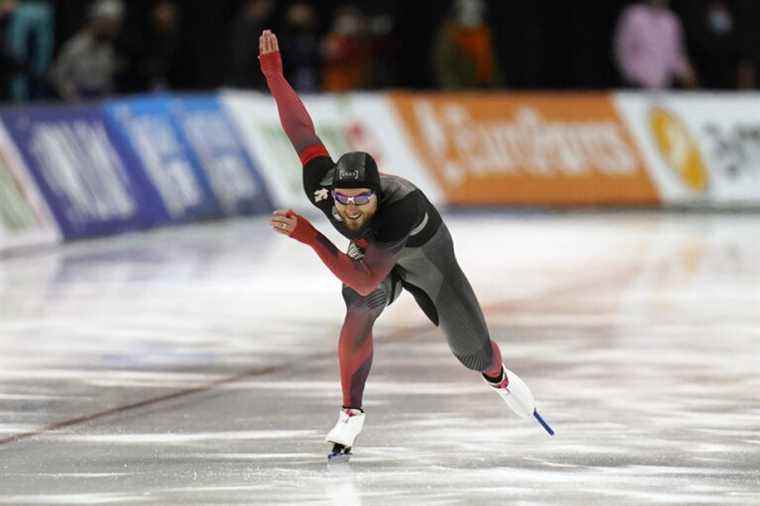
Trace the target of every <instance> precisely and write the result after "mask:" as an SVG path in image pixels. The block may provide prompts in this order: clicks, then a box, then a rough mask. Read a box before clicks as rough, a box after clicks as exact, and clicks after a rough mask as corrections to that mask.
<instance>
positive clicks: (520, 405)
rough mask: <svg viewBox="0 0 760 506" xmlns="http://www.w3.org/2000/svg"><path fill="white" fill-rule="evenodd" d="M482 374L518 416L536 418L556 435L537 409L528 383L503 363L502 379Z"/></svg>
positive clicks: (550, 432) (548, 430)
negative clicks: (494, 378) (491, 378)
mask: <svg viewBox="0 0 760 506" xmlns="http://www.w3.org/2000/svg"><path fill="white" fill-rule="evenodd" d="M481 376H482V377H483V381H485V382H486V383H487V384H488V385H489V386H490V387H491V388H492V389H494V391H496V393H497V394H499V397H501V398H502V399H504V402H506V403H507V406H509V407H510V408H512V411H514V412H515V413H516V414H517V416H519V417H520V418H531V417H533V418H535V419H536V421H537V422H538V423H540V424H541V426H542V427H543V428H544V430H546V432H548V433H549V435H550V436H553V435H554V431H553V430H552V428H551V427H549V425H548V424H547V423H546V422H545V421H544V419H543V418H542V417H541V415H540V414H539V413H538V411H537V410H536V401H535V399H534V398H533V393H532V392H531V391H530V388H528V385H526V384H525V382H524V381H523V380H522V379H520V377H519V376H518V375H517V374H515V373H513V372H512V371H510V370H509V369H507V368H506V367H504V365H503V364H502V366H501V379H500V380H499V381H498V382H494V381H491V380H489V379H488V378H486V377H485V376H483V375H481Z"/></svg>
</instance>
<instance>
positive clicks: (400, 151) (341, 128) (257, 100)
mask: <svg viewBox="0 0 760 506" xmlns="http://www.w3.org/2000/svg"><path fill="white" fill-rule="evenodd" d="M222 100H223V103H224V105H225V106H226V107H227V109H228V111H229V114H230V115H231V116H232V117H233V118H234V119H235V121H236V123H237V124H238V126H239V128H240V130H241V132H242V134H243V136H244V142H245V144H246V146H247V148H248V150H249V153H251V154H255V158H256V159H257V161H258V162H259V163H260V164H261V167H262V170H263V173H264V174H265V177H266V179H267V184H268V185H269V189H270V192H271V194H272V195H273V196H274V199H275V201H276V203H277V205H278V206H283V207H293V208H296V209H298V208H304V207H309V201H308V200H307V199H306V197H305V195H304V193H303V188H302V179H301V164H300V162H299V160H298V156H297V155H296V153H295V151H294V149H293V146H292V145H291V144H290V141H289V140H288V138H287V137H286V136H285V133H284V132H283V131H282V127H281V126H280V118H279V116H278V113H277V108H276V105H275V102H274V100H273V99H272V97H271V96H269V95H268V94H261V93H249V92H238V91H227V92H224V93H223V95H222ZM303 100H304V104H305V105H306V108H307V109H308V111H309V114H310V115H311V117H312V120H313V121H314V125H315V127H316V130H317V135H319V137H320V139H322V142H323V143H324V144H325V146H326V147H327V150H328V151H329V152H330V155H331V156H332V158H333V160H337V159H338V157H339V156H340V155H341V154H343V153H346V152H348V151H366V152H368V153H370V154H371V155H372V156H373V157H374V158H375V160H376V161H377V164H378V168H379V169H380V171H381V172H385V173H389V174H396V175H399V176H402V177H404V178H406V179H409V180H410V181H412V182H413V183H414V184H416V185H417V186H418V187H419V188H420V189H421V190H422V191H423V192H425V194H426V195H427V196H428V198H430V200H431V201H433V202H434V203H436V202H440V201H441V198H442V195H441V193H440V190H439V189H438V184H437V183H436V182H435V180H434V179H433V178H432V177H431V175H430V173H429V172H428V171H427V170H426V169H425V167H424V165H423V164H422V163H421V161H420V160H419V159H418V158H417V156H416V155H415V153H414V152H413V151H412V150H411V149H410V147H409V145H408V143H407V138H406V136H405V135H404V132H403V131H402V130H401V129H400V128H399V123H398V120H397V118H396V117H395V115H394V112H393V110H392V108H391V106H390V103H389V102H388V100H387V98H386V97H385V96H381V95H368V94H346V95H320V96H307V97H303Z"/></svg>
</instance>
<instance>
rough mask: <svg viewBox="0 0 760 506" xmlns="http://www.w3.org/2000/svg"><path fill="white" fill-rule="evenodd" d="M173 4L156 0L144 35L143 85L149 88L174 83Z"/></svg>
mask: <svg viewBox="0 0 760 506" xmlns="http://www.w3.org/2000/svg"><path fill="white" fill-rule="evenodd" d="M177 9H178V8H177V4H175V3H174V2H173V1H171V0H160V1H159V2H158V3H156V5H155V6H154V7H153V10H152V11H151V16H150V23H149V27H148V33H147V35H146V48H147V52H146V54H145V59H144V67H145V70H144V72H145V75H146V79H147V87H148V89H149V90H151V91H158V90H164V89H171V88H174V87H175V84H176V82H177V78H176V76H175V74H176V73H177V66H178V58H177V56H178V54H177V53H178V51H179V46H180V21H179V12H178V10H177Z"/></svg>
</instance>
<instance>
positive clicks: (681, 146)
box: [648, 107, 708, 193]
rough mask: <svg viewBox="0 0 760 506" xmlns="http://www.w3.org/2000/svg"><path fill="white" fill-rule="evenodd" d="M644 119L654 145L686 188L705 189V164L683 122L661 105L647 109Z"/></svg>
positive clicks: (697, 190) (702, 190) (706, 182)
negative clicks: (647, 112)
mask: <svg viewBox="0 0 760 506" xmlns="http://www.w3.org/2000/svg"><path fill="white" fill-rule="evenodd" d="M648 120H649V128H650V131H651V133H652V137H653V139H654V142H655V145H656V146H657V149H658V150H659V152H660V156H661V157H662V158H663V160H664V161H665V162H666V164H667V165H668V167H669V168H670V170H672V171H673V172H674V173H675V175H676V176H677V177H678V178H679V180H680V181H681V182H682V183H683V184H684V185H685V186H686V187H687V188H689V189H691V190H693V191H696V192H700V193H702V192H704V191H705V190H707V185H708V172H707V167H706V165H705V162H704V160H703V158H702V155H701V153H700V151H699V145H698V143H697V140H696V139H695V137H694V136H693V135H692V134H691V132H690V131H689V129H688V127H687V126H686V123H684V121H683V120H682V119H681V118H680V117H678V116H677V115H676V114H675V113H673V112H672V111H669V110H667V109H664V108H662V107H653V108H652V109H650V111H649V118H648Z"/></svg>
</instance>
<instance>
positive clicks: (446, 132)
mask: <svg viewBox="0 0 760 506" xmlns="http://www.w3.org/2000/svg"><path fill="white" fill-rule="evenodd" d="M391 101H392V103H393V104H394V107H395V109H396V111H397V113H398V115H399V117H400V119H401V120H402V124H403V125H404V127H405V128H406V133H407V134H408V136H409V138H410V140H411V145H412V148H413V149H414V150H415V151H416V152H417V154H418V155H419V156H420V157H421V159H422V161H423V162H424V163H426V164H427V166H428V167H429V169H430V170H431V171H432V172H433V174H434V176H435V177H436V179H437V180H438V182H439V183H440V184H441V186H442V188H443V190H444V192H445V193H446V196H447V200H448V201H449V202H450V203H452V204H463V205H471V204H546V205H563V204H564V205H573V204H622V205H626V204H627V205H630V204H657V203H659V198H658V192H657V190H656V188H655V186H654V184H653V183H652V181H651V179H650V177H649V175H648V173H647V171H646V169H645V166H644V162H643V161H642V159H641V155H640V154H639V151H638V148H637V147H636V145H635V143H634V141H633V139H632V137H631V135H630V133H629V132H628V129H627V128H626V126H625V123H624V122H623V121H622V120H621V119H620V116H619V115H618V113H617V110H616V109H615V106H614V104H613V101H612V97H611V96H609V95H606V94H587V93H584V94H535V93H531V94H525V93H499V94H485V93H484V94H470V93H453V94H452V93H447V94H411V93H394V94H391Z"/></svg>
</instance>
